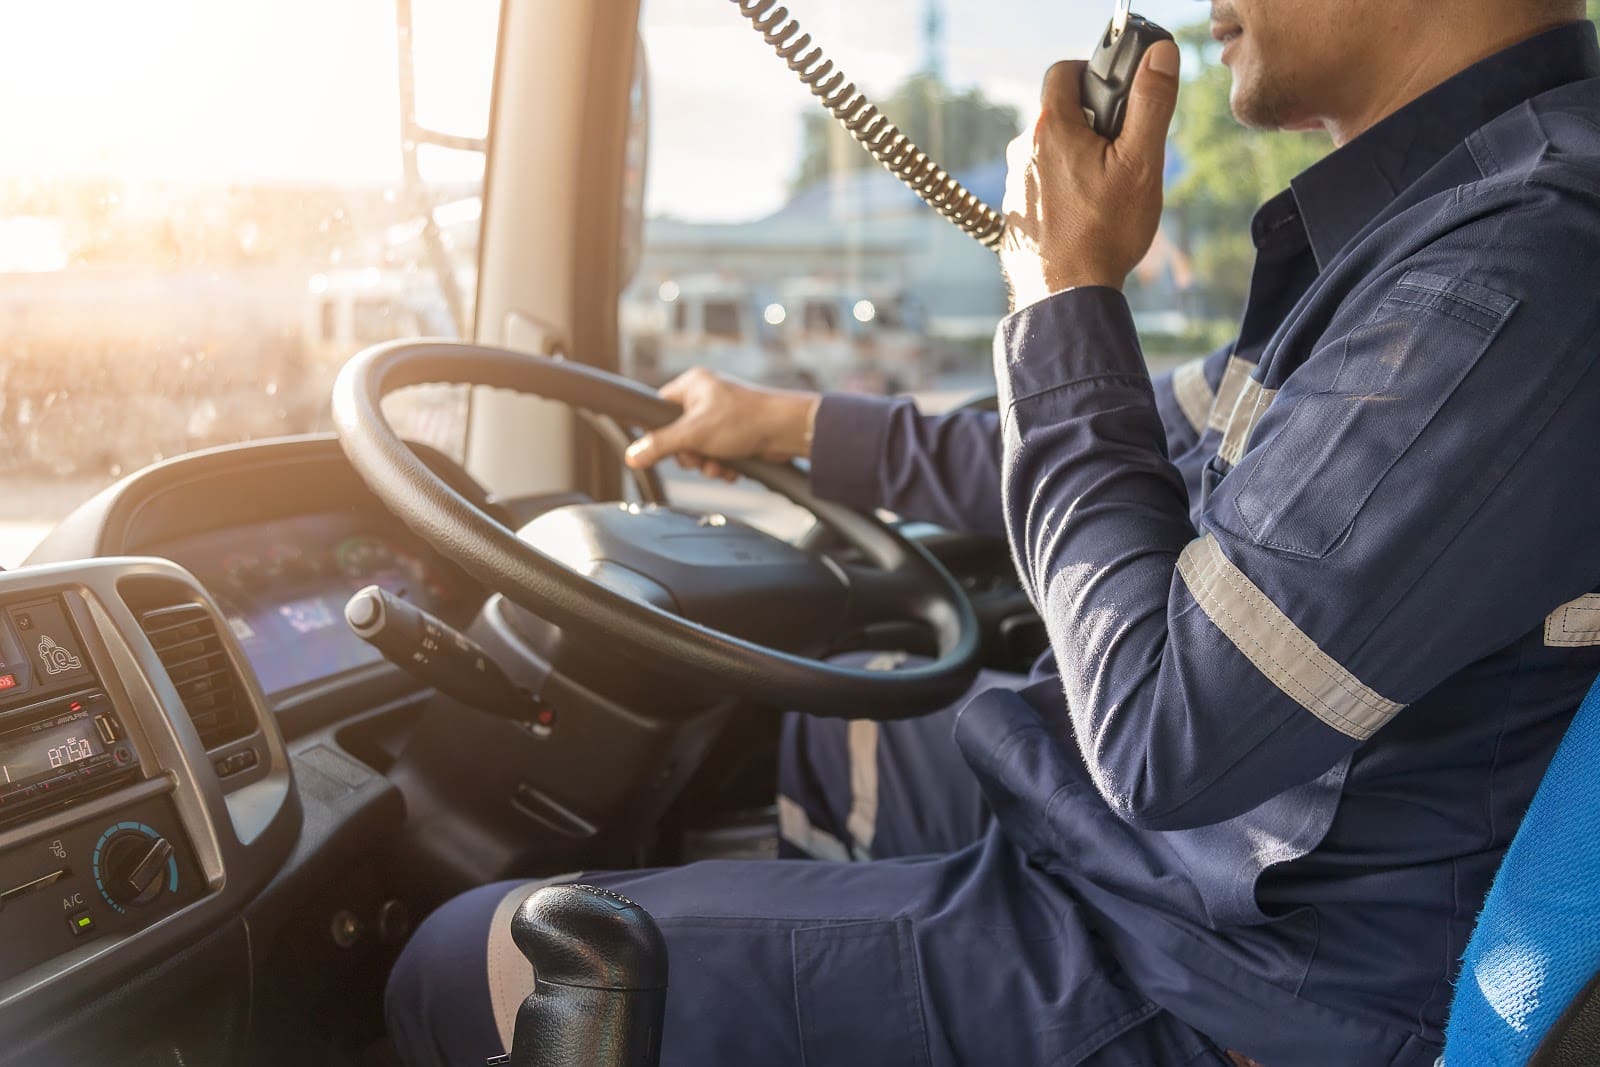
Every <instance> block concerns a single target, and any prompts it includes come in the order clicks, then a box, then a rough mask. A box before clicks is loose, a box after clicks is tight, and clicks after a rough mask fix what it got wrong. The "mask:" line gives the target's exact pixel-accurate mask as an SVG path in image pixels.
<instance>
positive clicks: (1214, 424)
mask: <svg viewBox="0 0 1600 1067" xmlns="http://www.w3.org/2000/svg"><path fill="white" fill-rule="evenodd" d="M1255 369H1256V365H1255V364H1254V363H1251V362H1250V361H1249V360H1248V359H1240V358H1239V357H1238V356H1230V357H1229V358H1228V367H1227V369H1226V370H1224V371H1223V372H1222V381H1221V382H1219V383H1217V398H1216V400H1215V401H1214V402H1213V403H1212V405H1211V414H1210V416H1209V417H1208V418H1207V419H1206V425H1207V426H1208V427H1210V428H1211V429H1213V430H1215V431H1217V432H1218V433H1222V432H1224V431H1225V430H1227V428H1228V420H1229V419H1231V418H1232V417H1233V408H1234V405H1235V404H1237V403H1238V402H1239V394H1240V393H1241V392H1243V391H1244V383H1245V382H1248V381H1250V380H1251V377H1250V376H1251V375H1252V374H1254V373H1255Z"/></svg>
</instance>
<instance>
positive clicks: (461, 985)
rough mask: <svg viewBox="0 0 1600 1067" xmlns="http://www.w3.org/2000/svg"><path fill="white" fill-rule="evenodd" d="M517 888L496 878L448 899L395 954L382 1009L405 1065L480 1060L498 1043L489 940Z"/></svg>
mask: <svg viewBox="0 0 1600 1067" xmlns="http://www.w3.org/2000/svg"><path fill="white" fill-rule="evenodd" d="M521 888H526V889H528V890H530V891H531V889H532V888H533V887H532V886H531V885H523V886H521ZM517 889H519V885H518V884H517V883H508V882H500V883H496V884H494V885H487V886H480V887H479V888H477V889H474V890H472V891H471V892H468V893H464V894H462V895H461V896H459V897H456V898H455V899H453V900H450V901H448V902H447V903H445V905H444V906H443V907H441V908H440V909H439V910H438V911H436V912H434V913H433V914H432V915H430V916H428V918H427V919H426V920H425V921H424V922H423V923H422V925H421V926H419V927H418V928H417V932H416V933H415V934H414V935H413V936H412V938H411V941H410V943H409V944H407V945H406V948H405V951H403V952H402V953H401V954H400V958H399V960H398V961H396V963H395V966H394V970H393V971H392V972H391V973H390V975H389V987H388V989H387V991H386V992H385V994H384V1016H385V1019H386V1020H387V1024H388V1029H389V1036H390V1038H391V1039H392V1040H393V1042H394V1044H395V1047H396V1048H397V1049H399V1050H400V1054H401V1058H402V1059H403V1060H404V1061H405V1063H406V1064H407V1067H444V1065H447V1064H460V1063H482V1062H484V1060H485V1059H487V1058H488V1057H490V1056H495V1055H498V1054H500V1053H501V1052H504V1051H505V1047H504V1045H503V1043H502V1040H501V1034H500V1030H499V1027H498V1025H497V1023H496V1019H495V1014H494V1007H493V1004H494V998H493V997H492V996H491V989H490V985H491V980H492V977H491V974H490V967H489V966H488V946H489V935H490V932H491V929H492V926H493V920H494V916H495V915H496V912H497V909H498V908H499V906H500V904H501V903H502V902H503V901H504V900H505V899H506V898H507V897H508V896H509V895H510V894H512V893H513V891H515V890H517Z"/></svg>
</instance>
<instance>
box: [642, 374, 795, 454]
mask: <svg viewBox="0 0 1600 1067" xmlns="http://www.w3.org/2000/svg"><path fill="white" fill-rule="evenodd" d="M661 395H662V397H664V398H665V399H667V400H670V401H672V402H673V403H675V404H677V405H678V406H680V407H681V408H683V414H682V415H681V416H679V417H678V418H677V419H675V420H673V421H672V422H670V423H668V424H667V425H665V426H663V427H661V428H660V429H658V430H653V431H651V432H650V433H647V434H645V435H644V436H643V437H641V438H639V439H638V440H637V441H635V442H634V443H633V446H632V447H631V448H629V449H628V454H627V457H626V459H627V464H628V466H630V467H633V468H635V469H643V468H646V467H650V466H653V465H654V464H656V463H659V462H660V461H661V460H663V459H665V458H667V457H668V456H676V457H677V460H678V466H680V467H683V468H684V469H685V470H699V471H700V473H702V474H704V475H706V476H707V477H710V478H721V479H722V480H723V481H726V482H731V481H733V480H734V479H735V478H737V477H738V475H737V474H735V473H734V472H733V471H732V470H731V469H729V468H728V467H726V466H724V465H723V464H722V463H720V462H718V461H719V460H737V459H764V460H766V461H768V462H769V463H787V462H788V461H789V460H792V459H797V458H801V457H805V456H809V455H810V454H811V427H812V424H813V422H814V421H815V420H816V417H817V405H818V404H819V403H820V402H821V399H822V398H821V397H820V396H819V395H818V394H816V393H811V392H806V391H804V390H798V389H769V388H766V387H763V386H759V385H750V384H748V383H746V382H741V381H738V380H737V379H734V378H728V377H725V376H723V375H720V374H717V373H715V372H713V371H709V370H706V369H705V368H704V367H695V368H694V369H693V370H689V371H686V372H684V373H683V374H680V375H678V377H676V378H674V379H673V380H672V381H670V382H668V383H667V384H666V385H664V386H662V387H661Z"/></svg>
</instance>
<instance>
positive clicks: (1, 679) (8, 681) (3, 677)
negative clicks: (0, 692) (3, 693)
mask: <svg viewBox="0 0 1600 1067" xmlns="http://www.w3.org/2000/svg"><path fill="white" fill-rule="evenodd" d="M16 687H17V676H16V675H14V674H0V689H15V688H16Z"/></svg>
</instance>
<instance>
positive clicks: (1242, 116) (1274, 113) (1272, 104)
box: [1228, 75, 1305, 130]
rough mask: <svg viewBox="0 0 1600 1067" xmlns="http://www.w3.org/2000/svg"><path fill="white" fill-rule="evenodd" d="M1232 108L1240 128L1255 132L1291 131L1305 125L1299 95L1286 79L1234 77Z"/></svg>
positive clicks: (1230, 100) (1231, 97)
mask: <svg viewBox="0 0 1600 1067" xmlns="http://www.w3.org/2000/svg"><path fill="white" fill-rule="evenodd" d="M1234 77H1235V81H1234V88H1233V93H1232V95H1231V96H1230V98H1229V101H1228V103H1229V106H1230V107H1231V109H1232V110H1233V117H1234V119H1236V120H1237V121H1238V122H1239V124H1240V125H1242V126H1247V127H1249V128H1250V129H1252V130H1288V129H1296V128H1301V127H1303V126H1304V125H1305V123H1304V121H1303V120H1302V119H1301V118H1300V111H1301V108H1300V106H1299V94H1298V93H1297V92H1296V91H1295V88H1294V86H1293V85H1292V84H1289V83H1288V80H1287V79H1274V78H1271V77H1253V78H1250V79H1249V80H1248V81H1240V80H1239V78H1238V75H1235V76H1234Z"/></svg>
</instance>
